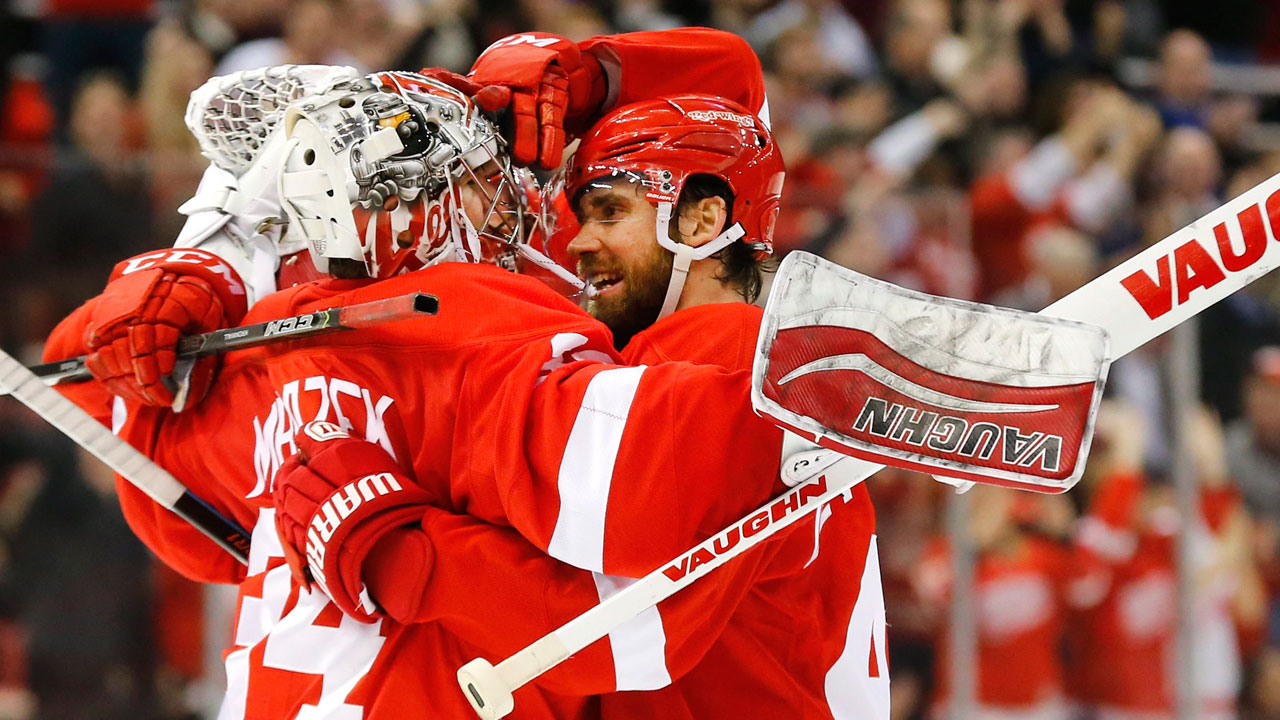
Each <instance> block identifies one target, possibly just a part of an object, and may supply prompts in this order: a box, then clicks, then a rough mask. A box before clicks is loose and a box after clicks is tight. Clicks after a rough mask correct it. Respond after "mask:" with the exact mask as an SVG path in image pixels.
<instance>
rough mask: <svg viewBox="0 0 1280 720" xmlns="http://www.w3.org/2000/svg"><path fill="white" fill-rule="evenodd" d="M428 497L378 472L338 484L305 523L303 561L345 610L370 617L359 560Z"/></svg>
mask: <svg viewBox="0 0 1280 720" xmlns="http://www.w3.org/2000/svg"><path fill="white" fill-rule="evenodd" d="M402 480H403V482H402ZM426 501H427V495H426V493H425V492H423V491H422V490H421V489H420V488H418V487H417V486H415V485H413V484H411V483H409V482H408V481H407V479H405V478H403V477H397V475H395V474H393V473H389V472H380V473H374V474H372V475H365V476H364V477H361V478H359V479H357V480H352V481H351V482H348V483H346V484H344V485H342V486H340V487H339V488H338V489H337V490H335V491H334V492H333V493H331V494H330V495H329V496H328V497H327V498H325V500H324V501H323V502H321V503H320V505H319V506H318V507H317V508H316V511H315V513H314V514H312V516H311V520H310V522H309V523H308V524H307V528H306V557H307V565H308V567H309V568H310V569H311V575H312V577H313V578H315V580H316V583H317V584H319V585H320V586H321V588H322V589H323V590H324V591H325V594H326V595H328V596H329V597H330V598H332V599H333V601H334V603H335V604H337V605H338V607H339V608H341V609H342V611H343V612H346V613H348V614H350V615H352V616H353V617H356V618H359V619H362V620H364V621H365V622H371V621H372V620H373V619H374V615H373V614H372V613H373V612H374V611H375V608H374V607H373V606H372V603H369V602H367V598H362V597H361V596H362V595H363V594H364V593H363V589H364V583H363V581H362V579H361V577H360V565H361V563H362V562H363V560H364V557H365V556H366V555H367V554H368V553H369V550H370V549H371V548H372V547H373V546H374V544H375V543H376V542H377V540H378V538H379V537H381V536H382V535H383V534H385V533H386V532H387V531H389V530H392V529H394V528H396V527H399V526H400V525H404V524H406V523H410V522H413V521H415V520H416V519H418V518H419V517H420V516H421V514H422V505H424V504H425V503H426Z"/></svg>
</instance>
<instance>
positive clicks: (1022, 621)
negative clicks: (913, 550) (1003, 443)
mask: <svg viewBox="0 0 1280 720" xmlns="http://www.w3.org/2000/svg"><path fill="white" fill-rule="evenodd" d="M969 495H970V500H969V506H970V514H969V526H968V532H969V536H970V538H971V540H972V542H973V543H974V546H975V548H976V550H977V564H976V567H975V569H974V574H975V586H974V602H973V606H974V612H975V614H976V621H977V628H976V629H977V643H978V665H977V667H976V674H977V682H978V688H977V703H978V708H977V713H976V715H975V717H977V718H991V719H992V720H994V719H995V718H1001V717H1009V718H1012V717H1034V718H1039V719H1042V720H1065V719H1066V718H1067V706H1066V698H1065V689H1064V682H1065V681H1064V675H1063V665H1062V657H1061V654H1060V653H1059V647H1060V646H1061V644H1062V642H1063V640H1064V634H1063V633H1064V629H1065V620H1066V615H1067V612H1068V611H1069V610H1070V609H1073V608H1083V607H1088V606H1091V605H1093V604H1096V603H1097V602H1099V601H1100V600H1101V599H1102V596H1103V594H1102V592H1101V591H1102V590H1103V588H1105V585H1106V582H1107V577H1106V571H1105V568H1104V567H1103V565H1102V564H1101V563H1100V562H1099V561H1098V560H1096V559H1095V558H1094V557H1093V556H1092V555H1091V554H1089V553H1087V552H1078V551H1076V550H1075V549H1073V548H1072V547H1071V546H1070V545H1069V544H1068V543H1067V542H1066V541H1065V539H1066V532H1067V528H1068V526H1069V524H1070V521H1071V518H1072V513H1073V511H1072V510H1071V505H1070V502H1069V501H1068V500H1067V499H1066V498H1064V497H1061V496H1047V495H1031V494H1023V493H1011V492H1008V491H1007V490H1004V489H1000V488H994V487H991V486H985V485H979V486H977V487H974V488H973V489H972V490H970V491H969ZM949 564H950V559H949V550H948V549H947V543H945V542H942V541H938V542H936V543H935V545H934V546H933V547H932V548H931V549H930V551H929V552H928V554H926V555H925V557H924V559H923V561H922V562H921V564H920V567H919V588H920V592H921V593H922V595H923V596H924V597H926V598H928V599H932V600H933V601H934V602H935V603H936V604H937V605H938V608H939V611H940V612H945V611H944V610H943V608H945V604H946V601H947V600H948V598H949V595H950V585H951V577H950V572H949ZM948 645H949V638H948V636H947V635H945V633H944V634H943V635H942V637H941V638H940V646H941V648H942V650H941V651H940V652H941V654H942V662H940V663H939V664H938V666H937V669H938V684H939V686H940V687H941V688H942V694H941V697H940V701H941V704H942V705H943V706H945V705H946V702H947V701H946V697H947V695H948V694H949V689H948V686H949V684H950V682H949V672H950V671H949V667H948V666H949V663H950V662H951V661H950V659H949V658H948V649H947V648H948Z"/></svg>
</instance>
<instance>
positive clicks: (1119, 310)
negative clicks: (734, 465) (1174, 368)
mask: <svg viewBox="0 0 1280 720" xmlns="http://www.w3.org/2000/svg"><path fill="white" fill-rule="evenodd" d="M1268 228H1269V230H1268ZM1277 266H1280V175H1275V176H1272V177H1271V178H1268V179H1267V180H1265V181H1263V182H1262V183H1260V184H1259V185H1258V186H1257V187H1254V188H1252V189H1250V190H1248V191H1246V192H1245V193H1243V194H1242V195H1240V196H1239V197H1237V198H1235V199H1233V200H1231V201H1229V202H1227V203H1226V204H1224V205H1222V206H1221V207H1219V208H1217V209H1216V210H1213V211H1212V212H1210V213H1208V214H1207V215H1205V216H1204V217H1202V218H1200V219H1199V220H1197V221H1195V222H1193V223H1191V224H1190V225H1188V226H1187V227H1185V228H1182V229H1181V230H1179V231H1177V232H1175V233H1173V234H1172V235H1170V236H1169V237H1167V238H1165V239H1164V240H1161V241H1160V242H1158V243H1156V244H1154V245H1152V246H1151V247H1149V248H1147V249H1146V250H1144V251H1142V252H1140V253H1138V254H1137V255H1135V256H1134V257H1132V258H1129V259H1128V260H1126V261H1125V262H1123V263H1121V264H1120V265H1118V266H1117V267H1115V268H1113V269H1112V270H1110V271H1109V272H1107V273H1104V274H1103V275H1101V276H1100V277H1098V278H1096V279H1094V280H1093V281H1092V282H1089V283H1087V284H1085V285H1084V286H1083V287H1081V288H1080V289H1078V290H1076V291H1075V292H1073V293H1071V294H1070V295H1068V296H1066V297H1065V298H1063V299H1061V300H1059V301H1058V302H1055V303H1053V304H1052V305H1050V306H1049V307H1047V308H1045V309H1044V310H1042V311H1041V312H1042V313H1043V314H1045V315H1052V316H1054V317H1061V318H1065V319H1068V320H1076V321H1079V322H1085V323H1090V324H1093V325H1097V326H1100V327H1102V328H1104V329H1106V330H1107V331H1108V333H1110V335H1111V352H1112V355H1113V357H1116V358H1119V357H1122V356H1124V355H1126V354H1128V353H1129V352H1131V351H1133V350H1134V349H1136V348H1138V347H1139V346H1141V345H1143V344H1145V343H1147V342H1148V341H1150V340H1152V339H1154V338H1156V337H1157V336H1159V335H1161V334H1162V333H1164V332H1165V331H1166V330H1169V329H1170V328H1172V327H1173V326H1175V325H1177V324H1178V323H1180V322H1182V321H1184V320H1186V319H1188V318H1190V317H1192V316H1194V315H1196V314H1197V313H1199V312H1201V311H1203V310H1204V309H1205V308H1208V307H1209V306H1210V305H1213V304H1214V303H1216V302H1218V301H1219V300H1222V299H1223V298H1225V297H1227V296H1228V295H1230V294H1232V293H1234V292H1235V291H1237V290H1239V289H1240V288H1242V287H1244V286H1245V285H1248V284H1249V283H1251V282H1253V281H1254V280H1256V279H1258V278H1259V277H1262V276H1263V275H1265V274H1267V273H1268V272H1270V271H1272V270H1274V269H1275V268H1276V267H1277ZM851 463H857V465H856V466H851ZM842 466H843V468H842V471H841V474H843V475H846V477H844V478H843V479H838V480H835V481H832V480H831V479H830V478H831V470H834V469H835V468H841V467H842ZM881 467H882V466H880V465H876V464H875V463H869V462H863V461H856V460H853V459H844V460H841V461H840V462H839V463H837V464H836V465H834V466H832V467H831V468H828V473H827V474H826V475H822V476H819V477H818V478H817V479H816V480H811V481H810V482H809V483H807V484H805V485H800V486H798V487H795V488H793V489H792V490H791V491H790V492H788V493H787V494H785V495H783V496H782V497H780V498H778V499H775V500H773V501H772V502H770V503H769V504H768V505H766V506H764V507H762V508H760V509H759V510H756V511H754V512H752V513H751V514H749V515H747V516H746V517H744V518H743V519H741V520H739V521H738V522H736V523H734V524H733V525H731V526H729V527H728V528H726V529H725V530H723V531H721V532H720V533H717V534H716V535H715V536H713V537H712V538H709V539H707V540H706V541H704V542H703V543H701V544H700V545H698V546H697V547H695V548H693V549H691V550H689V551H688V552H686V553H684V554H683V555H681V556H679V557H677V558H675V559H674V560H672V561H671V562H669V563H666V564H664V565H663V566H662V567H660V568H658V569H657V570H654V571H653V572H651V573H649V574H648V575H646V576H644V577H643V578H640V579H639V580H637V581H636V582H635V583H633V584H631V585H630V586H628V587H626V588H624V589H623V590H621V591H620V592H618V593H617V594H615V595H611V596H610V597H609V598H608V599H606V600H604V601H603V602H601V603H600V604H599V605H597V606H595V607H594V608H591V609H590V610H588V611H587V612H585V613H583V614H582V615H579V616H578V617H576V618H574V619H573V620H570V621H569V622H567V623H565V624H564V625H562V626H561V627H560V628H559V629H557V630H554V631H552V632H551V633H550V634H548V635H546V636H545V637H543V638H541V639H540V640H537V641H535V642H534V643H533V644H531V645H529V646H528V647H526V648H524V649H523V650H520V651H519V652H517V653H516V654H514V655H512V656H511V657H509V658H507V659H506V660H503V661H502V662H500V663H498V664H497V665H496V666H494V665H493V664H491V663H489V662H488V661H487V660H484V659H483V658H477V659H475V660H472V661H471V662H469V663H467V664H466V665H463V666H462V667H461V668H460V669H459V670H458V683H459V685H461V687H462V690H463V694H464V695H466V697H467V701H468V702H470V703H471V707H472V709H474V710H475V711H476V713H477V714H478V715H479V716H480V717H482V718H485V719H486V720H492V719H493V718H500V717H503V716H505V715H507V714H508V713H510V712H511V711H512V710H513V709H514V708H515V698H514V697H513V696H512V693H513V692H514V691H515V690H516V689H517V688H519V687H521V686H523V685H525V684H526V683H528V682H530V681H531V680H533V679H534V678H536V677H538V676H539V675H541V674H542V673H544V672H546V671H548V670H550V669H551V668H553V667H555V666H556V665H558V664H560V663H561V662H563V661H564V660H565V659H566V658H568V657H569V656H570V655H572V654H573V653H576V652H578V651H579V650H581V649H583V648H585V647H586V646H588V645H590V644H591V643H593V642H595V641H597V640H599V639H600V638H602V637H604V636H605V635H608V634H609V633H610V632H612V631H613V630H615V629H616V628H617V627H618V626H619V625H621V624H623V623H625V622H627V621H628V620H630V619H631V618H633V617H635V616H636V615H637V614H639V613H640V612H641V611H643V610H645V609H646V608H648V607H650V606H653V605H656V604H657V603H659V602H661V601H662V600H665V599H666V598H668V597H670V596H671V595H672V594H674V593H675V592H677V591H679V590H680V589H682V588H684V587H686V586H687V585H689V584H690V583H692V582H694V581H696V580H698V579H699V578H701V577H703V576H705V575H706V574H707V573H709V572H711V571H712V570H714V569H716V568H717V567H719V566H720V565H722V564H724V563H725V562H727V561H728V560H730V559H731V558H733V557H736V556H737V555H740V554H741V553H743V552H745V551H746V550H748V549H750V548H751V547H752V546H754V545H755V544H757V543H759V542H760V541H761V540H764V539H765V538H767V537H769V536H771V535H774V534H775V533H777V532H778V531H780V530H782V529H783V528H785V527H787V526H788V525H790V524H791V523H793V522H795V521H797V520H799V519H800V518H802V517H804V516H806V515H808V514H809V513H812V512H813V511H814V510H817V509H818V508H819V507H822V505H823V504H825V503H826V502H828V501H829V500H831V499H834V497H835V496H836V495H838V494H841V493H843V492H844V491H846V490H848V489H850V488H852V487H854V486H855V485H857V484H858V483H859V482H861V481H862V480H864V479H865V478H866V477H868V476H870V475H871V474H873V473H875V472H876V471H877V470H879V469H880V468H881ZM806 488H807V489H806ZM792 505H794V506H795V509H794V510H793V509H791V507H792ZM758 518H759V519H758ZM762 524H763V527H761V525H762ZM747 530H751V531H752V532H753V534H752V535H751V536H750V537H749V538H747V537H746V531H747ZM735 532H736V533H737V534H738V535H740V536H742V539H741V540H740V541H738V542H737V543H736V544H733V545H732V546H731V547H730V548H729V550H728V551H726V552H721V553H717V551H716V547H715V542H716V540H717V539H720V543H721V546H722V547H725V546H728V545H730V543H729V539H730V534H731V533H735ZM708 558H710V559H708Z"/></svg>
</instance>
